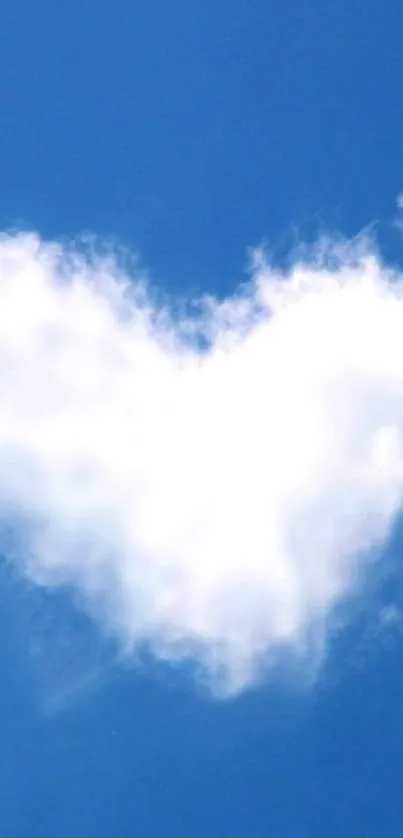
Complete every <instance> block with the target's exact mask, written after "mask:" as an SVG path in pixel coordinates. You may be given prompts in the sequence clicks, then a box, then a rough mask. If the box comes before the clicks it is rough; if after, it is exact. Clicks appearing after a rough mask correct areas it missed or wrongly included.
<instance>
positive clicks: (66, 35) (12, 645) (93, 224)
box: [0, 0, 403, 838]
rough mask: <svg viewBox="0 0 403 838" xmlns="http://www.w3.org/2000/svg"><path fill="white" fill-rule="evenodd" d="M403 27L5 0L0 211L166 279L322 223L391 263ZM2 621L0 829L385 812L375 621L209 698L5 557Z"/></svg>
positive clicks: (395, 709)
mask: <svg viewBox="0 0 403 838" xmlns="http://www.w3.org/2000/svg"><path fill="white" fill-rule="evenodd" d="M402 31H403V5H402V3H401V2H400V0H389V2H388V3H384V2H381V0H367V2H366V3H364V2H359V0H350V2H346V0H345V1H344V2H335V0H330V2H326V3H325V2H319V0H310V2H309V3H296V2H295V0H283V2H281V3H279V2H277V3H276V2H271V3H270V2H267V0H266V1H265V0H254V2H253V0H252V2H250V0H249V1H247V0H231V2H230V0H221V2H212V0H193V2H191V3H189V2H185V0H172V2H169V3H163V2H161V0H159V2H157V1H156V0H147V2H141V0H140V2H129V0H115V2H114V3H105V2H98V3H95V2H93V0H71V1H70V3H69V4H68V5H66V6H61V5H60V4H58V3H53V4H50V3H46V4H45V3H44V2H43V0H37V2H35V3H25V2H19V0H13V2H11V0H3V3H2V7H1V27H0V67H1V74H0V160H1V181H0V186H1V191H0V226H1V228H8V227H13V226H17V227H24V228H26V227H28V228H33V229H35V230H38V231H39V232H40V233H41V234H42V235H44V236H45V237H58V238H65V237H70V236H73V235H77V234H80V233H81V232H83V231H90V232H91V233H95V234H97V235H101V236H108V237H112V238H113V239H116V240H117V241H119V242H121V243H123V244H125V245H129V246H130V248H132V249H133V250H135V251H136V252H137V253H138V255H139V258H140V261H141V263H142V264H144V265H145V266H146V267H147V269H148V270H149V271H150V274H151V276H152V277H153V278H154V280H155V282H156V283H158V284H159V285H161V286H163V287H164V288H165V289H166V290H168V291H173V292H180V293H182V292H188V291H191V292H192V293H193V292H195V291H203V290H209V291H212V292H214V293H216V294H225V293H228V292H230V291H231V290H233V289H234V288H235V287H236V285H237V284H238V283H239V281H240V280H242V279H244V276H245V274H244V271H245V267H246V264H247V258H248V252H247V249H248V247H250V246H255V245H258V244H260V243H261V242H262V241H263V240H265V241H267V242H268V243H269V244H270V246H272V247H273V248H274V250H275V252H279V253H281V252H284V250H286V249H287V247H289V246H290V245H292V244H293V243H295V240H296V239H298V237H299V236H300V234H301V233H302V234H303V235H304V236H307V237H308V238H309V237H311V236H312V235H314V234H315V232H316V231H317V230H318V229H322V228H328V227H331V228H335V229H337V230H339V231H341V232H342V233H345V234H347V235H352V234H355V233H357V232H359V230H360V229H361V228H362V227H363V226H365V225H367V224H369V223H372V222H378V223H379V225H380V226H379V236H380V238H381V240H382V242H383V245H384V248H385V252H386V253H387V255H388V256H389V257H390V258H392V259H393V260H396V261H400V262H401V261H402V246H401V241H400V239H399V235H398V233H397V231H393V229H392V227H391V226H390V225H391V221H392V219H393V216H394V214H395V201H396V196H397V194H398V193H399V192H400V191H401V189H402V187H403V144H402V132H403V97H402V93H401V87H402V79H403V51H402ZM388 225H389V226H388ZM394 550H395V555H397V554H398V551H399V538H398V537H397V539H396V543H395V544H394ZM0 622H1V632H0V676H1V684H2V688H1V691H0V725H1V747H0V832H1V835H2V836H4V838H25V836H29V838H43V837H44V836H58V838H64V836H66V838H67V836H71V835H75V836H86V838H92V836H94V838H95V836H96V838H103V836H105V838H111V836H116V838H126V836H127V837H128V836H136V838H159V836H164V838H185V836H192V838H199V836H200V838H202V836H203V838H206V836H208V838H268V836H276V838H277V836H278V838H305V837H306V838H322V836H323V835H326V836H327V837H328V838H338V836H343V838H349V836H351V838H353V836H354V838H355V836H357V835H362V836H365V838H381V836H386V835H387V836H388V838H395V836H396V838H397V836H400V835H401V830H402V822H403V802H402V794H401V776H402V769H403V709H402V708H403V678H402V672H403V670H402V655H401V648H402V646H401V642H398V640H396V639H395V640H393V638H392V642H391V643H390V644H389V645H386V644H385V643H381V644H377V642H374V638H373V633H374V632H375V630H374V632H373V631H372V629H371V625H370V623H369V624H368V625H366V626H365V627H363V626H361V628H360V629H359V630H357V632H356V633H355V634H352V635H351V636H350V637H349V640H348V643H346V648H345V647H343V648H341V647H340V648H336V649H335V651H334V654H333V656H331V659H330V661H329V662H328V665H327V669H326V673H325V675H324V676H323V678H322V680H321V683H320V686H317V687H316V688H315V689H314V690H313V691H308V692H307V693H304V692H303V693H302V694H301V692H300V691H298V690H295V689H294V688H293V687H292V686H291V687H290V685H289V684H287V683H285V684H281V685H279V684H278V683H276V684H275V685H273V684H270V683H268V684H267V685H265V686H264V687H260V688H259V689H256V690H255V691H252V692H251V693H247V694H245V695H242V696H240V697H239V698H237V699H236V700H234V701H229V702H220V701H217V700H213V699H211V698H207V697H205V696H203V695H200V694H199V693H198V691H197V688H195V687H194V686H193V685H192V684H191V683H189V682H188V681H187V680H186V679H185V678H181V677H178V676H177V675H174V674H173V673H170V672H167V671H166V670H165V669H161V668H159V667H158V666H151V667H150V668H145V669H144V670H143V669H142V670H141V671H137V670H134V671H132V670H130V668H127V667H126V668H123V669H120V668H119V666H117V665H116V664H115V663H114V662H113V660H112V659H113V653H112V652H110V651H109V650H107V649H105V648H104V646H103V644H102V641H101V640H100V638H99V637H98V636H97V633H96V631H95V630H93V628H92V627H91V626H90V625H89V624H87V623H86V622H85V621H84V619H81V618H80V617H79V616H77V615H74V614H73V613H72V612H71V611H70V606H69V604H68V603H66V602H64V601H63V602H56V603H55V601H54V600H52V598H51V601H48V600H47V599H46V597H45V596H42V595H41V596H40V595H39V594H31V592H30V591H29V590H28V591H25V590H24V591H22V590H21V588H20V587H19V586H18V585H15V584H14V583H13V582H12V580H11V581H10V580H9V579H8V578H7V577H6V575H5V576H4V579H3V583H2V590H1V612H0ZM364 622H365V621H364ZM52 637H55V638H56V643H55V647H54V651H53V652H52V648H53V647H52V643H51V642H50V638H52ZM52 655H53V657H52Z"/></svg>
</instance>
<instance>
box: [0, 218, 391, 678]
mask: <svg viewBox="0 0 403 838" xmlns="http://www.w3.org/2000/svg"><path fill="white" fill-rule="evenodd" d="M402 294H403V283H402V278H401V277H400V276H399V275H397V274H392V272H391V271H388V270H387V269H386V268H385V266H384V265H382V264H381V262H380V261H379V259H378V258H377V257H376V255H374V254H373V253H372V252H371V250H370V248H366V247H365V245H364V246H363V245H361V246H360V247H359V248H358V250H357V248H355V247H353V246H348V245H343V246H338V247H336V248H333V249H332V250H331V252H330V253H329V252H327V253H324V252H322V257H320V256H319V255H318V251H317V252H316V255H314V256H311V258H308V257H307V258H305V260H302V261H299V262H296V263H295V264H294V266H293V268H292V269H290V271H289V272H288V273H287V275H286V276H284V275H281V273H280V272H278V271H276V270H274V269H273V268H270V266H269V265H268V264H267V263H266V262H265V261H264V259H262V258H256V265H255V271H254V275H253V277H252V279H251V282H250V284H249V286H248V287H247V288H245V289H243V292H242V294H239V295H235V296H234V298H232V299H228V300H226V301H224V302H220V303H219V302H217V301H214V300H209V301H205V302H204V304H203V306H201V308H200V313H199V315H197V316H196V317H194V318H193V319H192V318H190V317H185V315H183V316H181V315H169V314H167V313H166V312H164V311H162V310H158V309H157V308H156V307H155V306H154V305H153V303H152V301H151V299H150V297H149V296H148V295H147V292H146V291H144V288H143V286H142V285H141V284H139V283H138V282H137V281H136V277H135V276H134V277H133V276H131V277H129V276H127V275H125V272H124V271H123V269H121V268H119V267H118V266H117V264H116V263H115V262H114V261H113V260H111V259H110V258H107V259H96V258H94V257H92V258H90V257H88V256H87V257H86V256H80V255H79V254H78V253H72V252H71V251H69V252H66V250H64V249H63V247H62V246H58V245H54V244H53V245H50V244H47V243H45V242H42V241H41V240H40V239H39V238H38V237H36V236H34V235H23V234H18V235H4V236H3V237H2V238H1V240H0V504H1V507H0V508H1V511H2V518H3V524H4V526H6V525H7V524H8V523H9V522H10V520H12V521H17V523H18V533H19V538H18V543H17V544H16V545H14V548H13V550H12V552H11V553H10V555H9V559H10V561H13V562H16V563H17V565H18V567H20V568H21V570H22V571H23V572H24V573H26V574H28V575H29V577H30V578H31V579H32V580H33V581H34V582H36V583H38V584H40V585H47V586H59V585H68V586H72V587H73V588H74V589H75V590H76V591H77V592H78V593H79V595H80V598H81V601H82V603H83V606H84V607H86V608H88V609H89V611H90V613H92V614H93V615H94V616H95V617H96V618H97V619H99V620H101V621H103V622H104V624H105V625H106V626H107V627H108V630H110V631H112V632H113V633H114V634H116V635H117V636H118V637H119V638H120V639H121V640H122V642H123V643H124V644H125V646H126V647H127V648H128V649H129V650H130V649H136V648H138V647H139V646H141V645H142V644H146V646H147V647H148V648H150V649H151V650H152V652H153V653H154V654H155V655H156V656H157V657H161V658H165V659H168V660H169V659H178V658H186V657H188V658H189V659H193V660H196V661H198V662H200V663H201V664H202V666H203V667H204V670H205V672H206V673H207V675H208V677H209V678H210V679H211V681H212V683H213V684H214V683H218V680H221V681H222V683H223V684H224V686H225V687H227V688H228V689H239V688H242V687H243V686H244V685H246V684H248V683H249V682H251V681H252V680H253V679H254V678H255V677H256V675H257V674H258V673H259V672H260V671H261V668H262V667H264V665H265V663H267V662H268V661H270V660H273V659H275V658H276V657H277V656H278V654H280V655H281V654H282V652H284V653H288V652H291V653H292V654H293V655H294V654H296V655H297V656H298V655H303V656H306V655H308V656H309V655H312V659H313V660H314V661H317V659H318V656H319V657H320V655H321V653H322V651H323V647H324V643H325V641H326V630H327V627H328V624H329V619H330V618H331V616H332V614H333V613H334V610H335V608H337V607H338V606H339V605H341V604H343V602H345V600H346V598H348V597H350V596H351V595H354V594H355V593H356V592H357V591H358V590H360V586H361V584H362V580H363V579H364V578H365V570H366V568H367V567H368V563H369V562H370V561H371V556H372V555H373V551H374V550H376V549H377V548H378V547H379V546H381V545H382V544H384V543H385V542H386V540H387V538H388V534H389V532H390V529H391V526H392V523H393V521H394V518H395V516H396V514H397V512H398V510H399V508H400V504H401V501H402V489H403V447H402V439H403V437H402V433H403V299H402ZM200 338H202V339H203V341H201V340H200ZM202 343H203V349H201V348H200V345H201V344H202Z"/></svg>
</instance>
